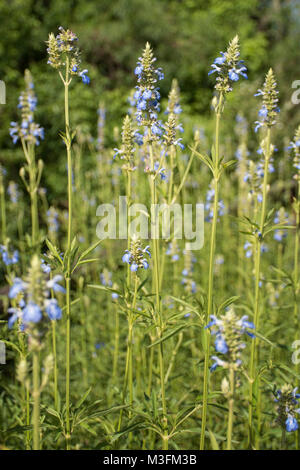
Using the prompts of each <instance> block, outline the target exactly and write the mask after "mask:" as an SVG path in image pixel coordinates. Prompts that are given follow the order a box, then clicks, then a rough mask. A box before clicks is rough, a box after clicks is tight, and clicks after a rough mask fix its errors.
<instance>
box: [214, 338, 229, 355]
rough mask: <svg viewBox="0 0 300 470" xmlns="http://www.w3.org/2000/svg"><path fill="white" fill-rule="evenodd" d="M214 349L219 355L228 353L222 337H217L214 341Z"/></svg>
mask: <svg viewBox="0 0 300 470" xmlns="http://www.w3.org/2000/svg"><path fill="white" fill-rule="evenodd" d="M215 348H216V351H217V352H219V353H221V354H226V353H227V352H228V346H227V344H226V341H225V339H224V338H223V336H222V335H218V336H217V338H216V340H215Z"/></svg>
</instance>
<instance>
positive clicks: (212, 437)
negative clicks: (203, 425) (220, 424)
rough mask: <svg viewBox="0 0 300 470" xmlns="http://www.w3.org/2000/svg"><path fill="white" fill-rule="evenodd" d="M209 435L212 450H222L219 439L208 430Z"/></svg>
mask: <svg viewBox="0 0 300 470" xmlns="http://www.w3.org/2000/svg"><path fill="white" fill-rule="evenodd" d="M208 433H209V438H210V443H211V446H212V449H213V450H220V448H219V444H218V442H217V439H216V438H215V435H214V434H213V432H212V431H210V430H209V429H208Z"/></svg>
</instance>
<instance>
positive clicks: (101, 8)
mask: <svg viewBox="0 0 300 470" xmlns="http://www.w3.org/2000/svg"><path fill="white" fill-rule="evenodd" d="M0 18H1V33H2V34H1V40H0V79H2V80H4V81H5V82H6V87H7V105H6V106H1V108H0V119H1V126H0V148H1V153H0V159H1V161H4V162H5V165H6V166H7V165H8V162H9V165H10V168H9V171H12V172H13V169H14V168H18V167H19V164H18V160H20V159H22V154H21V151H20V149H19V147H17V148H18V150H16V147H14V146H13V145H12V144H11V142H10V139H9V134H8V128H9V122H10V121H11V120H12V119H15V118H16V117H17V116H16V106H17V100H18V95H19V92H20V90H21V89H22V86H23V74H24V70H25V69H26V68H30V70H31V72H32V74H33V76H34V81H35V87H36V93H37V95H38V99H39V107H38V112H37V121H38V122H39V123H40V124H41V125H42V126H44V127H45V135H46V138H45V141H44V142H43V144H42V145H41V147H40V150H39V154H40V156H41V157H42V158H43V159H44V160H45V161H46V163H47V173H46V174H45V175H44V178H46V180H45V184H47V185H50V186H51V187H52V189H55V190H56V191H57V192H58V193H59V192H60V191H64V184H63V183H61V186H60V184H59V178H58V175H59V174H62V175H63V174H64V173H65V162H64V159H61V158H60V155H61V154H62V153H63V152H62V150H63V144H62V142H60V139H59V138H58V137H57V135H58V132H59V130H60V129H62V127H63V125H62V122H63V121H62V120H63V115H62V106H63V87H62V84H61V82H60V80H59V77H58V75H57V74H56V73H55V71H54V70H53V69H51V68H50V67H48V66H47V57H46V44H45V41H46V40H47V37H48V33H49V32H51V31H53V32H55V33H56V31H57V28H58V26H59V25H62V26H64V27H65V28H67V27H69V28H71V29H73V30H74V31H75V32H76V34H77V35H78V36H79V39H80V42H79V44H80V47H81V49H82V51H83V53H82V61H83V64H84V65H85V64H86V65H87V68H88V69H89V73H90V76H91V84H90V85H89V86H88V87H87V86H85V85H83V84H82V83H79V82H78V81H77V82H76V83H75V81H76V80H74V85H73V87H72V94H71V106H72V125H73V127H74V126H76V125H77V124H78V123H81V124H82V123H84V126H85V128H86V130H87V131H88V132H91V133H92V134H93V135H95V133H96V122H97V116H96V110H97V106H98V102H99V100H100V99H101V100H103V101H104V103H105V106H106V108H107V118H108V130H107V132H106V137H107V139H108V143H112V138H111V137H110V136H111V135H112V134H113V133H112V129H113V127H114V126H115V125H119V124H120V120H121V118H122V116H123V115H124V113H125V112H126V109H127V97H128V95H129V93H130V90H131V89H132V88H133V87H134V85H135V78H134V75H133V69H134V66H135V62H136V60H137V57H138V56H139V54H140V52H141V50H142V48H143V47H144V44H145V42H146V41H149V42H150V43H151V44H152V46H153V48H154V50H155V55H156V56H157V57H158V59H159V64H160V66H162V67H163V69H164V72H165V80H164V82H163V84H162V90H161V91H162V96H163V97H166V96H167V94H168V90H169V87H170V83H171V80H172V78H174V77H176V78H177V79H178V81H179V84H180V88H181V92H182V102H183V104H184V110H185V113H187V114H188V115H189V116H195V117H196V116H197V118H198V119H199V117H200V116H204V117H205V116H209V114H210V100H211V97H212V87H213V80H211V79H209V78H208V76H207V73H208V70H209V65H210V63H211V62H212V61H213V59H214V58H215V57H216V56H217V55H218V53H219V51H221V50H224V48H225V47H226V44H227V42H228V41H229V40H230V39H231V38H232V37H233V36H234V35H235V34H236V33H238V34H239V36H240V41H241V51H242V57H243V58H244V59H245V61H246V63H247V67H248V68H249V80H250V81H251V82H254V83H255V85H260V84H261V82H262V81H263V75H264V74H265V72H266V71H267V69H268V68H269V67H270V66H272V67H273V68H274V69H275V72H276V74H277V76H278V82H279V87H280V90H281V98H282V99H284V100H285V102H286V103H287V104H286V105H285V107H284V110H283V112H284V113H286V118H284V121H283V122H285V123H286V122H288V123H289V127H288V129H286V128H285V132H286V133H291V132H292V130H293V126H294V125H295V123H296V122H297V114H298V117H299V112H298V109H297V108H298V107H297V106H294V105H292V103H291V95H292V92H293V91H294V90H292V88H291V83H292V81H293V80H296V79H297V78H300V48H299V47H298V45H299V44H300V28H299V26H300V20H299V18H300V16H299V1H298V0H296V1H295V0H293V1H292V0H260V1H259V0H234V1H232V0H114V1H111V0H89V1H86V0H65V1H61V0H0ZM248 83H249V82H248ZM252 92H253V86H249V87H247V84H246V85H245V86H243V87H242V88H241V89H240V92H238V94H236V96H235V98H234V102H233V108H232V109H233V111H234V112H237V111H239V110H240V107H241V103H242V107H243V106H244V108H245V109H244V113H245V114H246V115H247V112H248V109H249V100H251V99H252V96H253V93H252ZM253 103H255V101H253ZM254 106H256V105H254ZM255 112H256V109H255ZM284 116H285V115H284ZM252 117H253V116H252V115H251V118H252ZM51 178H52V179H51Z"/></svg>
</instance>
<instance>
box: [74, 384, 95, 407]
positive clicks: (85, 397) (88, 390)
mask: <svg viewBox="0 0 300 470" xmlns="http://www.w3.org/2000/svg"><path fill="white" fill-rule="evenodd" d="M91 390H92V387H89V388H88V389H87V391H86V392H85V393H84V394H83V396H82V397H81V398H80V399H79V400H78V401H77V402H76V403H75V409H78V408H80V407H81V405H82V403H83V402H84V401H85V400H86V399H87V397H88V396H89V394H90V393H91Z"/></svg>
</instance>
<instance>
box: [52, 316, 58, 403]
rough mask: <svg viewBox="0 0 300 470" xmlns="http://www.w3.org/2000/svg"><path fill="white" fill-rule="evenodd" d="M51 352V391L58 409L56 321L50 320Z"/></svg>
mask: <svg viewBox="0 0 300 470" xmlns="http://www.w3.org/2000/svg"><path fill="white" fill-rule="evenodd" d="M52 353H53V362H54V363H53V382H54V383H53V393H54V407H55V410H56V411H58V385H57V352H56V321H55V320H53V321H52Z"/></svg>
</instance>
